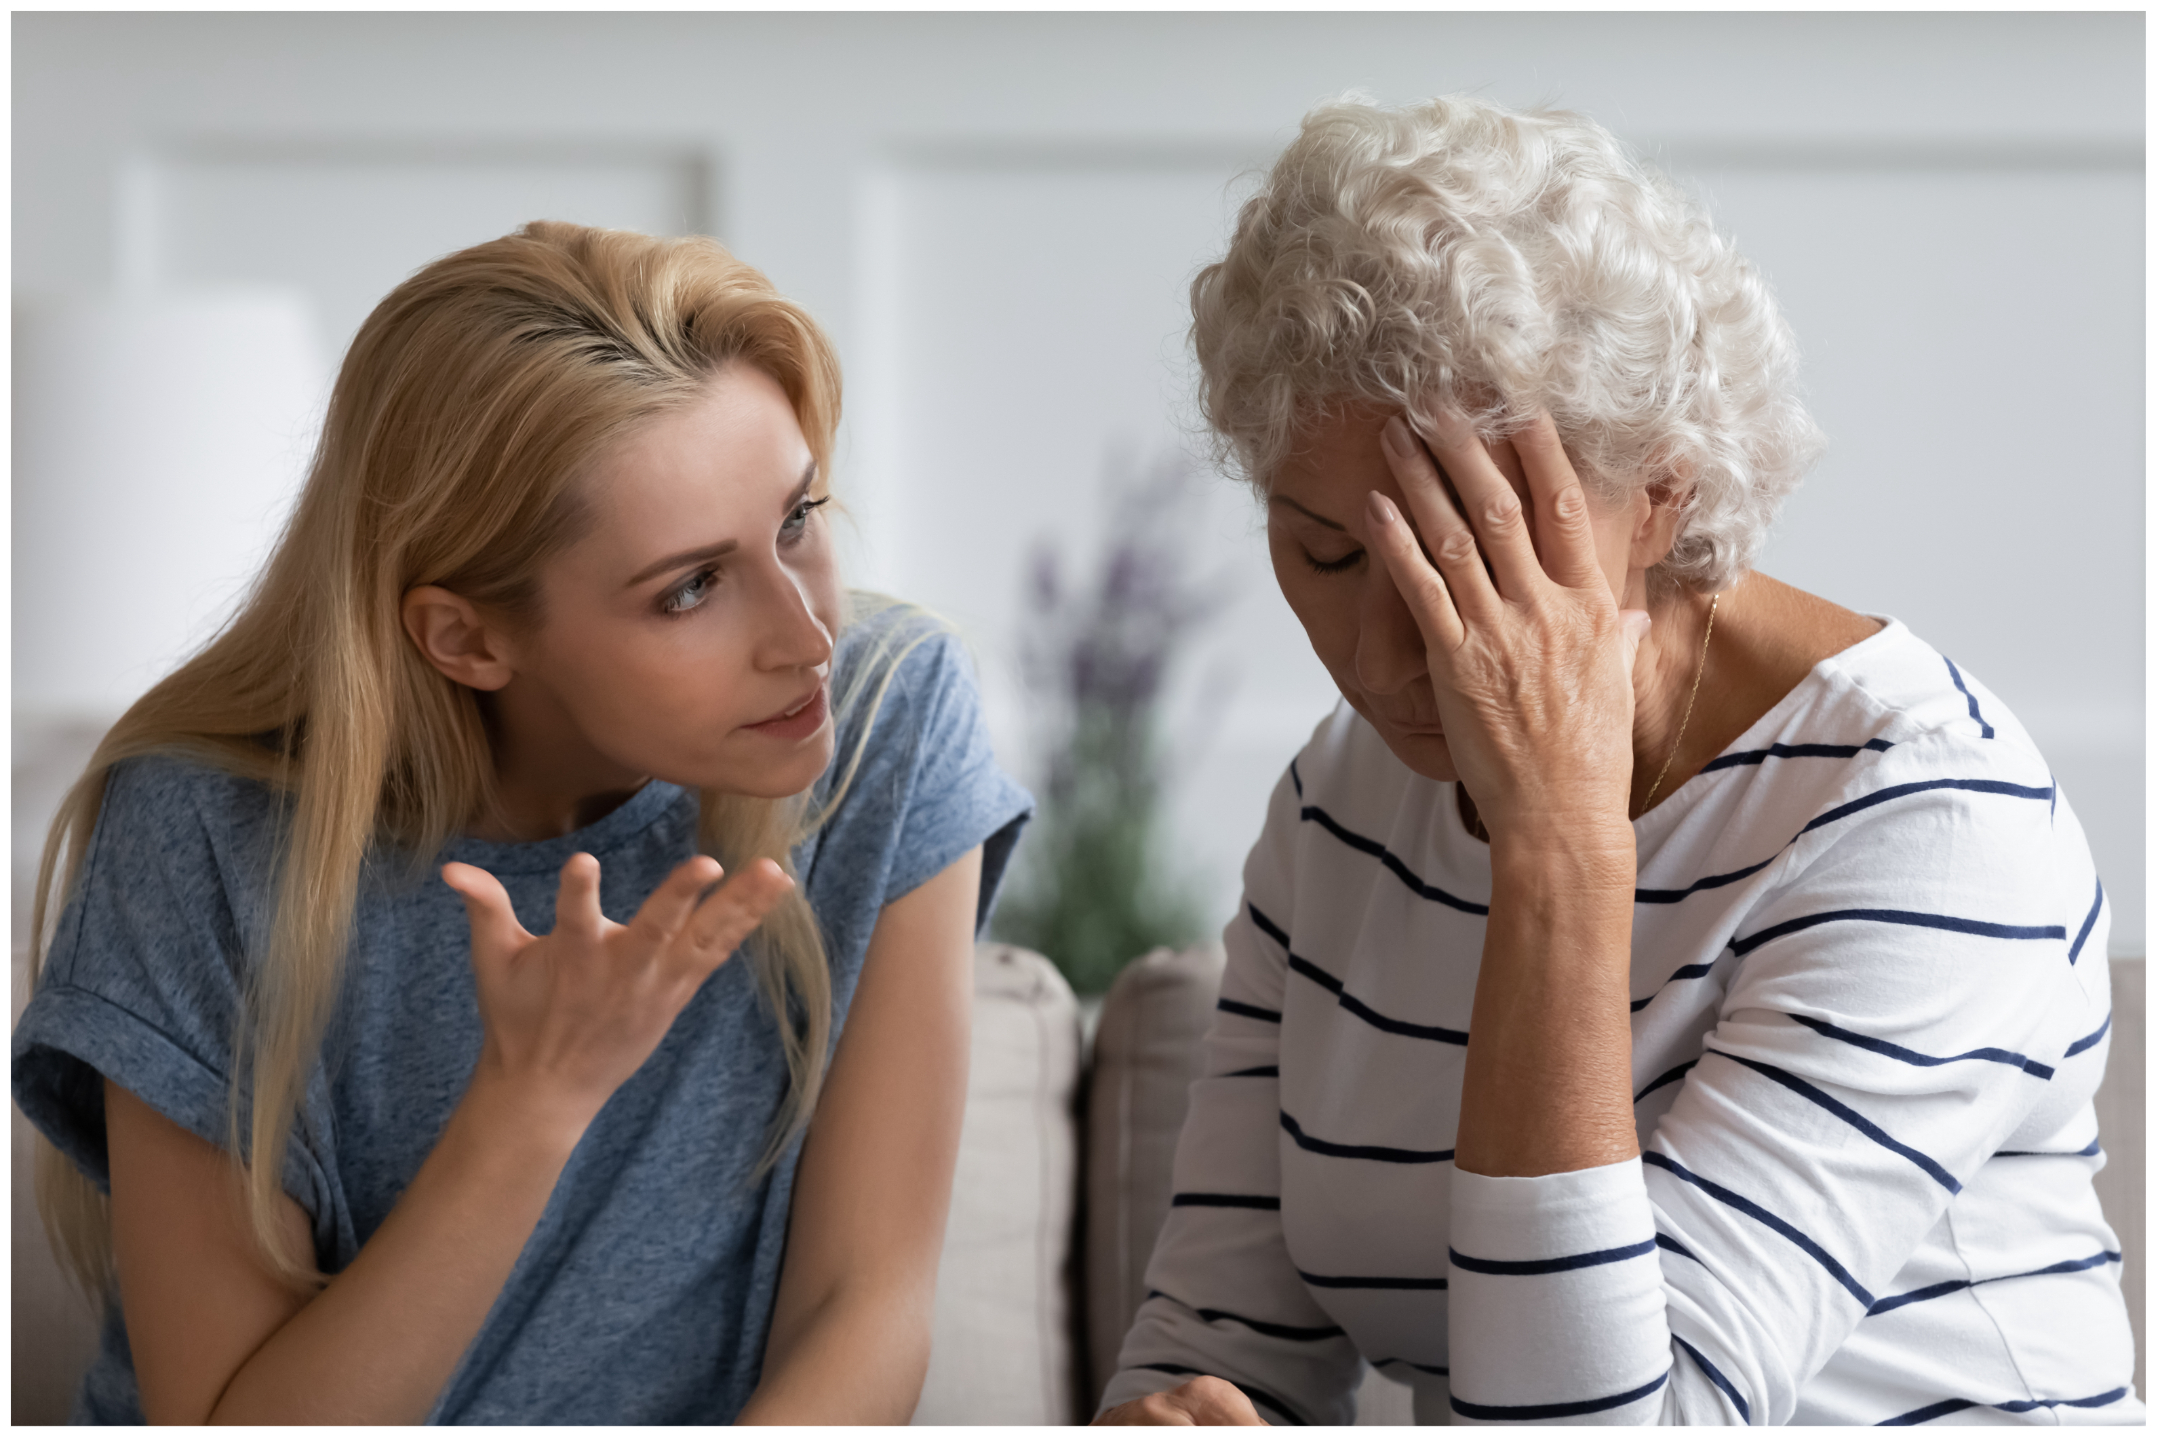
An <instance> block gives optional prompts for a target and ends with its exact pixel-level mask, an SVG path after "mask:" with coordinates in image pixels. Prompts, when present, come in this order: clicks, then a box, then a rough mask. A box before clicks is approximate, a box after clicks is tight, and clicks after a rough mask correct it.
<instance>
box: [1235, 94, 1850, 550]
mask: <svg viewBox="0 0 2160 1440" xmlns="http://www.w3.org/2000/svg"><path fill="white" fill-rule="evenodd" d="M1192 307H1193V327H1192V341H1193V348H1194V350H1195V352H1196V354H1197V357H1198V360H1199V371H1200V397H1199V398H1200V407H1201V413H1202V415H1203V416H1204V417H1205V419H1206V421H1207V423H1208V425H1209V426H1210V427H1211V428H1212V429H1213V431H1214V432H1215V438H1216V443H1217V447H1218V459H1219V460H1221V461H1223V462H1224V463H1225V464H1227V465H1229V466H1230V467H1232V468H1233V469H1235V470H1237V471H1240V472H1242V474H1243V475H1244V477H1245V478H1246V479H1247V480H1248V481H1250V482H1251V483H1252V484H1254V485H1255V486H1256V487H1257V488H1259V489H1260V490H1262V491H1263V492H1264V491H1265V490H1266V489H1267V486H1268V484H1269V481H1270V478H1271V477H1272V475H1273V473H1274V471H1275V469H1276V467H1277V466H1278V465H1279V464H1280V463H1281V462H1282V460H1283V458H1284V457H1285V455H1287V454H1288V453H1289V452H1290V450H1291V449H1292V448H1293V447H1294V446H1295V444H1296V443H1297V441H1298V438H1299V435H1300V433H1301V431H1302V429H1303V428H1304V427H1305V426H1307V425H1309V424H1310V423H1311V422H1312V420H1313V419H1314V418H1316V417H1317V416H1318V415H1321V414H1325V413H1327V412H1328V411H1330V410H1331V409H1333V408H1334V407H1337V406H1340V405H1342V404H1344V403H1346V402H1348V403H1355V402H1367V403H1373V404H1378V405H1382V406H1385V407H1388V408H1395V409H1400V410H1402V411H1404V412H1405V413H1406V414H1407V416H1408V418H1409V419H1410V421H1411V422H1412V424H1413V425H1414V426H1416V427H1417V428H1419V429H1421V430H1425V431H1426V432H1427V433H1431V430H1432V428H1433V425H1434V422H1435V420H1436V419H1437V418H1438V417H1440V416H1442V415H1451V416H1455V417H1464V418H1468V419H1469V420H1470V421H1471V422H1472V423H1473V424H1474V425H1475V426H1476V427H1477V429H1478V431H1479V432H1480V433H1481V434H1483V435H1485V436H1486V437H1488V438H1492V437H1496V436H1499V435H1504V434H1508V433H1511V432H1512V431H1514V430H1515V429H1517V428H1519V427H1520V426H1522V425H1523V424H1525V423H1526V422H1527V421H1528V420H1529V419H1530V418H1531V416H1532V415H1534V414H1535V413H1536V412H1537V411H1538V410H1540V409H1543V410H1547V411H1549V412H1551V414H1552V417H1553V422H1554V424H1555V426H1556V427H1557V428H1558V430H1559V432H1560V437H1561V439H1562V441H1563V442H1564V443H1565V445H1566V447H1567V450H1568V453H1569V454H1570V456H1571V457H1572V458H1573V459H1574V461H1575V464H1576V467H1577V469H1578V471H1580V472H1581V474H1582V476H1583V479H1584V482H1585V484H1588V485H1591V486H1594V487H1596V488H1597V489H1599V490H1600V491H1602V492H1603V493H1604V494H1605V495H1606V496H1607V497H1608V498H1618V497H1619V496H1621V495H1624V494H1625V493H1627V492H1628V491H1631V490H1634V489H1637V488H1640V487H1643V486H1647V485H1650V484H1653V483H1658V482H1664V483H1665V484H1667V485H1668V487H1669V488H1670V489H1671V490H1672V491H1673V492H1674V493H1675V495H1676V496H1677V503H1678V505H1679V507H1680V510H1681V522H1680V526H1679V529H1678V532H1677V536H1676V539H1675V541H1674V544H1673V548H1672V552H1671V553H1670V554H1669V555H1668V556H1667V557H1666V559H1665V561H1664V562H1663V563H1662V564H1661V565H1659V566H1658V567H1657V569H1656V570H1655V571H1654V572H1653V575H1654V576H1655V577H1657V578H1658V579H1660V580H1661V581H1664V582H1670V583H1674V584H1678V585H1680V586H1684V587H1686V588H1688V589H1692V590H1697V591H1710V590H1719V589H1723V588H1724V587H1726V586H1727V585H1730V584H1731V583H1732V582H1733V581H1734V580H1736V579H1737V578H1739V576H1740V574H1741V572H1742V571H1743V570H1745V569H1746V568H1747V567H1748V566H1749V565H1750V564H1751V563H1752V562H1753V560H1754V558H1755V556H1756V555H1757V554H1758V553H1759V552H1760V550H1761V548H1762V544H1763V541H1764V539H1765V538H1766V537H1767V535H1768V532H1769V528H1770V522H1771V520H1772V519H1773V518H1774V517H1775V516H1776V514H1777V510H1778V507H1779V505H1780V504H1782V503H1783V501H1784V499H1785V496H1786V495H1787V494H1788V493H1790V492H1791V490H1792V488H1793V486H1794V485H1796V484H1798V483H1799V480H1800V476H1801V475H1802V473H1804V472H1805V471H1806V469H1807V468H1808V466H1809V465H1810V464H1812V463H1813V462H1814V460H1815V457H1816V456H1817V455H1818V454H1820V453H1821V450H1822V446H1823V437H1822V432H1821V431H1820V430H1818V429H1817V428H1816V425H1815V422H1814V421H1813V419H1811V418H1810V417H1809V415H1808V413H1807V410H1806V408H1805V407H1804V406H1803V405H1802V404H1801V402H1800V398H1799V394H1798V373H1797V372H1798V368H1799V365H1798V353H1797V349H1796V346H1795V345H1794V342H1793V337H1792V333H1791V331H1790V330H1789V329H1788V328H1787V327H1786V324H1785V321H1784V318H1783V316H1781V315H1780V314H1779V313H1778V308H1777V304H1776V302H1775V301H1774V300H1773V299H1772V298H1771V294H1770V288H1769V286H1768V285H1767V284H1766V283H1765V282H1764V280H1763V278H1762V276H1761V275H1760V274H1758V273H1757V272H1756V270H1755V269H1754V267H1752V266H1750V265H1749V264H1748V263H1747V261H1746V260H1744V259H1742V258H1741V256H1740V254H1739V252H1738V251H1737V250H1736V249H1734V247H1733V245H1732V242H1731V241H1730V240H1729V239H1728V238H1726V237H1725V236H1723V235H1720V234H1719V233H1718V232H1717V231H1716V230H1715V229H1714V228H1713V227H1712V225H1711V223H1710V218H1709V216H1708V214H1707V213H1706V212H1705V211H1704V210H1703V208H1702V207H1701V206H1700V205H1698V204H1696V203H1695V202H1694V201H1693V200H1691V199H1690V198H1689V197H1688V196H1687V195H1686V194H1684V193H1683V192H1682V191H1681V190H1680V188H1679V187H1678V186H1677V185H1675V184H1674V183H1673V182H1672V181H1671V180H1670V179H1668V178H1666V177H1665V176H1664V175H1663V174H1661V173H1659V172H1658V171H1656V170H1655V169H1653V168H1651V167H1650V166H1648V165H1646V164H1644V163H1643V162H1642V161H1640V160H1638V159H1637V158H1635V157H1634V156H1632V155H1630V154H1629V153H1628V152H1627V150H1626V149H1625V148H1624V147H1622V145H1621V144H1620V142H1619V141H1618V140H1616V139H1615V138H1614V137H1613V136H1612V135H1611V134H1610V133H1609V132H1608V131H1606V130H1605V129H1604V128H1603V127H1602V126H1600V125H1598V124H1597V123H1596V122H1595V121H1592V120H1590V119H1588V118H1587V117H1585V116H1582V115H1576V114H1571V113H1568V112H1566V111H1557V110H1545V111H1529V112H1523V111H1512V110H1506V109H1503V108H1501V107H1500V106H1497V105H1493V104H1489V103H1487V102H1485V101H1483V100H1477V99H1472V98H1469V97H1465V96H1451V97H1444V98H1441V99H1437V100H1432V101H1428V102H1426V103H1424V104H1421V105H1415V106H1408V107H1404V108H1400V109H1394V108H1387V107H1383V106H1380V105H1377V104H1375V103H1373V102H1372V101H1370V100H1368V99H1366V98H1365V97H1363V96H1361V95H1356V94H1353V95H1349V96H1346V97H1344V98H1343V99H1341V100H1338V101H1333V102H1330V103H1328V104H1324V105H1321V106H1318V107H1317V108H1315V109H1314V110H1312V111H1311V112H1310V113H1309V114H1307V115H1306V116H1305V120H1304V123H1303V125H1302V126H1301V127H1300V129H1299V133H1298V137H1297V139H1296V140H1295V141H1293V142H1292V143H1291V145H1290V147H1289V148H1288V149H1287V150H1285V151H1283V153H1282V155H1281V156H1280V157H1279V158H1278V159H1277V160H1276V162H1275V165H1274V168H1273V169H1272V170H1271V171H1270V172H1269V173H1268V175H1267V177H1266V180H1265V182H1264V183H1263V185H1262V187H1261V189H1260V191H1259V193H1257V194H1256V195H1254V196H1253V197H1252V199H1250V200H1248V201H1247V202H1246V203H1245V205H1244V206H1243V208H1242V209H1241V210H1240V211H1239V213H1238V220H1237V231H1236V234H1235V236H1234V237H1233V238H1232V240H1231V242H1230V249H1229V253H1227V254H1226V255H1224V256H1223V258H1222V259H1221V260H1220V261H1218V262H1217V263H1215V264H1213V265H1210V266H1208V267H1207V268H1205V269H1204V270H1202V271H1201V272H1200V274H1199V275H1198V277H1197V278H1195V279H1194V281H1193V284H1192Z"/></svg>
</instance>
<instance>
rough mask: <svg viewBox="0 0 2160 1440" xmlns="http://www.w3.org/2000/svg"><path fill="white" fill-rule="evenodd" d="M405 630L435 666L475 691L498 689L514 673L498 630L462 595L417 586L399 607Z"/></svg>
mask: <svg viewBox="0 0 2160 1440" xmlns="http://www.w3.org/2000/svg"><path fill="white" fill-rule="evenodd" d="M399 610H400V614H401V616H402V618H403V619H404V621H405V633H406V634H408V635H410V636H412V642H413V644H415V645H417V646H419V647H420V653H421V654H422V655H424V656H426V657H427V662H428V664H430V665H433V666H434V667H435V668H436V669H437V670H440V671H441V672H442V673H443V674H445V675H447V676H449V677H450V678H451V679H452V680H455V681H457V682H458V684H460V685H469V686H471V687H472V688H473V689H475V690H500V689H502V687H503V686H505V685H507V684H509V683H510V678H511V676H512V675H514V674H515V673H516V671H514V670H513V669H512V668H511V666H510V662H509V658H508V656H507V654H506V653H505V649H504V645H503V640H504V637H503V635H502V633H501V632H500V631H498V630H496V629H494V628H493V627H492V626H490V625H489V624H488V623H487V622H486V621H485V620H483V619H481V618H480V612H479V611H478V610H477V609H475V608H474V606H473V603H472V602H471V601H470V600H467V599H466V598H465V597H464V596H462V595H459V594H456V593H455V592H453V591H449V590H445V589H443V588H442V586H440V585H416V586H414V587H413V588H412V589H410V590H408V591H406V592H405V600H404V603H403V604H402V605H401V606H400V607H399Z"/></svg>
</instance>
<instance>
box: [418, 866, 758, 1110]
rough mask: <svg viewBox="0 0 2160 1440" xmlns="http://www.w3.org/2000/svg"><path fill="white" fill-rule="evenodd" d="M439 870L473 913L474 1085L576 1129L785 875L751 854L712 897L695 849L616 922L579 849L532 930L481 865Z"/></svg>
mask: <svg viewBox="0 0 2160 1440" xmlns="http://www.w3.org/2000/svg"><path fill="white" fill-rule="evenodd" d="M442 878H443V883H444V884H446V885H448V886H449V887H450V888H451V889H453V890H455V891H457V892H458V894H459V895H460V896H462V897H463V898H464V901H465V910H466V914H467V916H468V917H469V918H470V920H471V922H472V965H473V978H474V981H475V984H476V988H477V989H478V991H479V1001H480V1018H481V1023H482V1026H483V1028H484V1034H485V1038H484V1039H483V1041H482V1044H481V1051H480V1060H479V1063H478V1065H477V1066H476V1067H475V1069H474V1078H475V1081H476V1082H478V1081H482V1080H489V1081H493V1080H501V1081H507V1082H509V1087H510V1088H511V1089H512V1090H513V1091H514V1092H515V1093H518V1094H520V1095H521V1096H523V1097H524V1098H525V1099H526V1100H527V1101H528V1102H541V1103H543V1104H546V1105H549V1106H550V1107H551V1108H555V1109H556V1110H557V1113H559V1114H560V1115H561V1116H562V1118H563V1119H564V1120H565V1121H566V1122H568V1123H571V1124H574V1125H576V1126H577V1127H578V1128H579V1130H580V1131H582V1129H583V1127H584V1125H585V1124H587V1123H589V1122H590V1120H591V1118H592V1117H593V1116H594V1115H596V1114H598V1113H599V1110H600V1107H601V1106H602V1105H604V1104H606V1103H607V1099H608V1097H609V1096H610V1095H612V1094H614V1093H615V1090H616V1087H618V1086H619V1085H621V1084H622V1083H623V1081H625V1080H627V1079H629V1078H630V1076H631V1075H632V1074H633V1073H635V1072H636V1070H637V1068H638V1067H639V1066H640V1065H642V1064H644V1063H645V1059H646V1057H647V1056H649V1055H651V1054H652V1052H653V1051H654V1050H655V1049H656V1048H658V1046H659V1044H660V1041H661V1039H662V1037H664V1036H665V1035H666V1034H667V1032H668V1027H669V1026H671V1025H673V1024H674V1023H675V1017H676V1016H677V1015H678V1014H680V1013H681V1012H682V1008H683V1006H685V1005H687V1004H688V1003H689V1002H690V997H691V996H692V995H694V994H696V993H697V989H698V987H699V986H700V985H702V984H704V983H705V980H706V977H708V976H710V975H711V974H712V973H713V971H715V970H717V969H718V968H719V967H720V965H721V963H722V962H723V961H725V960H726V959H727V957H728V956H729V955H731V954H733V953H734V952H735V949H736V947H737V946H739V945H741V944H742V942H743V941H744V940H745V939H747V938H749V935H750V933H751V931H753V930H755V929H756V928H757V927H758V924H759V922H760V921H762V920H763V919H764V918H765V915H766V913H767V912H768V911H770V910H771V909H772V907H773V906H774V905H775V904H777V903H778V902H779V900H780V898H781V897H782V896H784V895H785V894H786V893H787V892H788V890H789V889H790V888H791V886H792V884H793V882H792V881H790V880H789V879H788V878H787V876H786V875H785V874H784V873H783V872H782V871H781V869H780V867H779V866H777V865H775V864H774V863H773V862H772V861H770V860H759V861H757V862H756V863H754V864H752V865H751V866H750V867H749V868H748V869H746V870H744V871H743V872H742V873H741V874H739V875H736V876H734V877H732V878H731V879H729V880H728V882H727V883H726V884H725V885H722V886H720V887H719V888H718V889H717V890H713V891H712V893H711V894H709V895H708V894H706V893H705V892H706V891H707V890H708V889H710V888H711V887H712V885H713V883H714V882H715V881H717V880H719V879H720V878H721V869H720V863H719V862H718V861H717V860H714V859H712V858H711V857H709V856H704V855H700V856H697V857H695V858H693V859H690V860H686V861H684V862H683V863H682V864H681V865H678V866H677V867H676V868H675V871H674V873H673V874H671V875H669V876H668V878H667V879H666V880H665V881H664V882H662V884H661V885H660V887H659V888H658V889H657V890H655V891H653V893H652V894H651V896H649V897H648V898H647V899H646V901H645V903H644V905H643V906H642V907H640V908H639V910H638V912H637V914H636V916H635V917H633V918H632V920H631V921H630V923H629V924H628V925H618V924H616V923H615V922H614V921H612V920H609V919H608V918H607V917H606V916H605V915H603V914H601V913H600V862H599V861H598V860H596V859H594V858H593V857H592V856H590V855H587V854H583V853H579V854H576V855H573V856H571V857H570V859H569V861H568V862H567V863H566V864H565V865H564V866H563V868H562V878H561V882H560V886H559V888H558V890H557V892H556V900H555V928H554V929H553V930H552V931H550V932H549V933H548V934H546V935H543V936H535V935H533V934H532V933H531V932H529V931H528V930H526V929H525V927H524V926H522V925H520V924H519V923H518V920H517V916H516V914H515V913H514V912H513V911H512V910H511V908H510V897H509V895H508V894H507V893H506V892H505V891H504V890H503V887H502V882H500V881H499V880H497V879H496V878H495V877H494V876H493V875H490V874H489V873H488V872H487V871H485V870H482V869H480V868H478V867H477V866H473V865H460V864H450V865H445V866H444V867H443V870H442ZM700 896H703V897H704V898H703V900H702V901H701V900H700V898H699V897H700Z"/></svg>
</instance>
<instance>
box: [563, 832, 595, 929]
mask: <svg viewBox="0 0 2160 1440" xmlns="http://www.w3.org/2000/svg"><path fill="white" fill-rule="evenodd" d="M605 924H606V919H605V917H604V916H602V915H601V913H600V862H599V861H598V860H596V859H594V858H593V857H592V856H590V855H588V854H586V853H585V852H584V851H582V850H580V851H579V852H578V853H577V854H575V855H572V856H571V857H570V858H569V859H568V860H565V861H564V862H563V867H562V876H561V878H560V879H559V880H558V881H557V882H556V885H555V928H556V929H557V930H558V931H561V930H569V931H573V932H577V933H580V934H586V935H597V934H599V933H600V930H601V928H602V927H603V926H604V925H605Z"/></svg>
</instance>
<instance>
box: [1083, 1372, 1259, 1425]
mask: <svg viewBox="0 0 2160 1440" xmlns="http://www.w3.org/2000/svg"><path fill="white" fill-rule="evenodd" d="M1095 1423H1096V1424H1097V1425H1265V1424H1267V1421H1265V1420H1263V1419H1261V1418H1260V1412H1259V1411H1257V1410H1255V1409H1253V1403H1252V1401H1250V1400H1248V1399H1246V1398H1245V1392H1244V1391H1242V1390H1240V1389H1238V1388H1237V1386H1235V1385H1232V1384H1231V1383H1230V1382H1229V1381H1227V1380H1218V1379H1216V1378H1215V1377H1214V1376H1213V1375H1202V1376H1200V1377H1199V1378H1198V1379H1194V1380H1188V1381H1186V1382H1185V1383H1184V1384H1183V1385H1180V1386H1178V1387H1177V1389H1175V1390H1165V1391H1163V1392H1162V1393H1161V1394H1159V1395H1143V1396H1141V1397H1140V1398H1139V1399H1138V1400H1128V1401H1126V1402H1125V1403H1124V1404H1123V1405H1120V1406H1117V1407H1116V1408H1115V1409H1111V1410H1105V1411H1104V1412H1103V1413H1102V1414H1100V1415H1098V1416H1096V1417H1095Z"/></svg>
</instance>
